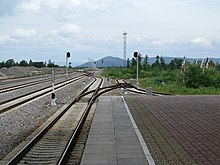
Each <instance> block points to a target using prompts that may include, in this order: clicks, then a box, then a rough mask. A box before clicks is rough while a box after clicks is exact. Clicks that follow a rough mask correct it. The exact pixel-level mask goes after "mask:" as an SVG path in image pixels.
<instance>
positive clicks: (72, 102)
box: [7, 82, 93, 165]
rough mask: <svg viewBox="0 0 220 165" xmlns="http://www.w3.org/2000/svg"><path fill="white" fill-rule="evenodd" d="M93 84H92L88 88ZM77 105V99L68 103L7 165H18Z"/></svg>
mask: <svg viewBox="0 0 220 165" xmlns="http://www.w3.org/2000/svg"><path fill="white" fill-rule="evenodd" d="M92 84H93V82H92V83H90V84H89V85H88V86H91V85H92ZM82 92H83V91H82ZM74 103H75V98H74V99H73V100H71V101H69V102H68V103H67V105H66V106H63V107H62V111H61V112H60V113H59V114H58V115H57V116H56V117H55V118H54V119H53V120H52V121H51V122H50V123H48V124H47V125H46V126H45V127H44V128H43V129H42V130H41V131H40V132H39V133H38V134H37V135H36V136H34V138H33V139H32V140H31V141H30V142H28V144H26V145H25V146H24V147H23V148H22V149H21V150H20V151H19V152H18V153H17V154H16V155H15V156H14V157H13V158H12V159H11V160H9V161H8V162H7V165H14V164H17V163H18V162H19V161H20V160H21V159H22V157H23V156H24V155H25V154H26V153H27V152H28V151H29V150H30V148H32V147H33V146H34V145H35V144H36V143H37V142H38V141H39V140H40V139H41V138H42V137H43V136H44V135H45V134H46V133H47V132H48V130H49V129H50V128H51V127H52V126H53V125H54V124H55V123H56V122H57V121H58V120H59V119H60V118H61V117H62V116H63V115H64V114H65V112H67V111H68V109H69V108H70V107H71V106H72V105H73V104H74Z"/></svg>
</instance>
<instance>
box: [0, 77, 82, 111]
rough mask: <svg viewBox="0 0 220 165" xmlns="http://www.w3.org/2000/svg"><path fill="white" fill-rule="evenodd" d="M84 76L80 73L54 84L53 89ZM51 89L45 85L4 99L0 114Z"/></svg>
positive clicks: (0, 106) (48, 92)
mask: <svg viewBox="0 0 220 165" xmlns="http://www.w3.org/2000/svg"><path fill="white" fill-rule="evenodd" d="M84 76H85V75H80V76H78V77H75V78H73V79H69V80H67V81H65V82H60V83H58V84H56V85H55V87H54V89H55V90H58V89H60V88H62V87H65V86H67V85H69V84H71V83H73V82H75V81H77V80H79V79H81V78H83V77H84ZM51 91H52V90H51V86H47V87H44V88H42V89H39V90H36V91H33V92H30V93H26V94H24V95H21V96H18V97H15V98H11V99H8V100H5V101H3V102H1V103H0V114H1V113H4V112H6V111H8V110H10V109H12V108H14V107H17V106H19V105H22V104H24V103H27V102H28V101H31V100H34V99H36V98H39V97H42V96H44V95H48V94H50V93H51Z"/></svg>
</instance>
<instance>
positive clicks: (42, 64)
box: [0, 59, 59, 68]
mask: <svg viewBox="0 0 220 165" xmlns="http://www.w3.org/2000/svg"><path fill="white" fill-rule="evenodd" d="M12 66H24V67H26V66H35V67H37V68H42V67H46V66H47V67H49V68H52V67H59V65H55V64H54V63H53V62H51V60H50V59H49V61H48V63H46V62H41V61H40V62H38V61H37V62H33V61H32V60H30V61H29V62H27V61H25V60H22V61H20V62H15V61H14V60H13V59H9V60H7V61H6V62H5V61H2V62H0V68H3V67H6V68H10V67H12Z"/></svg>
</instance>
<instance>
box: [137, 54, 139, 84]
mask: <svg viewBox="0 0 220 165" xmlns="http://www.w3.org/2000/svg"><path fill="white" fill-rule="evenodd" d="M139 55H140V53H139V54H138V55H137V86H138V85H139V82H138V63H139V61H138V57H139Z"/></svg>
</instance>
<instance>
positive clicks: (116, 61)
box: [77, 56, 220, 68]
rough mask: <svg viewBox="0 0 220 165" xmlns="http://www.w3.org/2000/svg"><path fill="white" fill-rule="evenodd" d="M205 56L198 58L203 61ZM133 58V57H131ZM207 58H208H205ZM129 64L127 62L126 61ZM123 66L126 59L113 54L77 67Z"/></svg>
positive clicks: (191, 61) (167, 61)
mask: <svg viewBox="0 0 220 165" xmlns="http://www.w3.org/2000/svg"><path fill="white" fill-rule="evenodd" d="M163 58H164V60H165V63H166V64H169V63H170V62H171V61H172V60H173V59H174V58H181V57H163ZM196 59H197V58H187V61H188V62H190V63H193V62H194V61H195V60H196ZM203 59H204V58H198V60H200V61H202V60H203ZM130 60H131V59H130ZM155 60H156V58H155V57H149V58H148V63H149V64H153V63H154V62H155ZM205 60H206V58H205ZM210 60H212V61H213V62H214V63H218V64H220V58H210ZM143 61H144V59H142V62H143ZM126 64H127V62H126ZM111 66H114V67H120V66H121V67H122V66H124V60H122V59H121V58H118V57H112V56H107V57H104V58H101V59H100V60H98V61H95V62H86V63H84V64H82V65H79V66H77V68H91V67H97V68H101V67H111Z"/></svg>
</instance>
